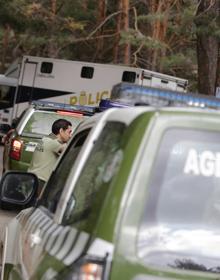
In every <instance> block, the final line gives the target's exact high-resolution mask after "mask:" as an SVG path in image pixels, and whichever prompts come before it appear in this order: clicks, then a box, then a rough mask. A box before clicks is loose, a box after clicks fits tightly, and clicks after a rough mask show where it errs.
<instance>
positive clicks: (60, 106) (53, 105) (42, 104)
mask: <svg viewBox="0 0 220 280" xmlns="http://www.w3.org/2000/svg"><path fill="white" fill-rule="evenodd" d="M31 105H32V106H34V107H36V108H48V109H55V110H56V109H57V110H65V111H79V112H86V113H90V114H94V113H95V112H96V111H97V107H90V106H82V105H69V104H65V103H59V102H51V101H42V100H39V101H32V102H31Z"/></svg>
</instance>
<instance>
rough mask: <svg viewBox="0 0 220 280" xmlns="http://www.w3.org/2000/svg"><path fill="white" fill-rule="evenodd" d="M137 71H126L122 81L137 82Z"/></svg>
mask: <svg viewBox="0 0 220 280" xmlns="http://www.w3.org/2000/svg"><path fill="white" fill-rule="evenodd" d="M135 80H136V72H131V71H124V72H123V75H122V82H129V83H135Z"/></svg>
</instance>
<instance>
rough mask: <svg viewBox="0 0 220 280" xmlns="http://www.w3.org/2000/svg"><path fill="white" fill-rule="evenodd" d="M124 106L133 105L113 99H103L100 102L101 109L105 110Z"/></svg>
mask: <svg viewBox="0 0 220 280" xmlns="http://www.w3.org/2000/svg"><path fill="white" fill-rule="evenodd" d="M124 107H131V105H127V104H124V103H121V102H117V101H112V100H110V99H101V101H100V102H99V109H100V111H104V110H106V109H109V108H124Z"/></svg>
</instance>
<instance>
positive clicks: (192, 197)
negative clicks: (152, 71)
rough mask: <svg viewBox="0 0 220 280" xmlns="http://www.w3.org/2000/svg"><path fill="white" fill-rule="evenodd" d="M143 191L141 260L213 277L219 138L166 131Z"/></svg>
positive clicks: (219, 203)
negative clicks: (206, 272) (204, 272)
mask: <svg viewBox="0 0 220 280" xmlns="http://www.w3.org/2000/svg"><path fill="white" fill-rule="evenodd" d="M146 189H147V191H146V192H147V194H146V202H145V207H144V211H143V217H142V222H141V227H140V232H139V238H138V252H139V255H140V257H141V258H143V259H144V261H145V262H146V264H151V265H154V266H155V265H156V266H164V267H166V268H169V269H170V268H178V269H184V270H185V269H192V270H203V271H210V272H211V271H212V272H217V271H218V270H217V267H219V263H218V261H217V258H216V256H217V255H219V250H220V240H219V238H217V236H219V231H220V133H215V132H210V131H199V130H194V131H192V130H178V129H171V130H168V131H167V132H166V133H165V134H164V137H163V139H162V142H161V145H160V147H159V148H158V154H157V156H156V161H155V165H154V167H153V171H152V172H151V178H150V181H149V184H148V186H147V187H146ZM218 272H219V271H218Z"/></svg>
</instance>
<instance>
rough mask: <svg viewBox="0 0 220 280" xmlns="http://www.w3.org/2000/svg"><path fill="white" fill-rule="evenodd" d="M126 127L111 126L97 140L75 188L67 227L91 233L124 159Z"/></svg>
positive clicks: (107, 125)
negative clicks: (110, 185)
mask: <svg viewBox="0 0 220 280" xmlns="http://www.w3.org/2000/svg"><path fill="white" fill-rule="evenodd" d="M125 131H126V126H125V124H124V123H121V122H108V123H107V124H106V126H105V127H104V128H103V130H102V133H101V135H100V136H99V137H98V139H97V141H96V143H95V145H94V147H93V149H92V151H91V153H90V155H89V157H88V159H87V161H86V164H85V166H84V168H83V170H82V172H81V174H80V176H79V179H78V181H77V182H76V185H75V187H74V191H73V193H72V196H71V198H70V201H69V203H68V206H69V207H67V209H66V212H65V215H64V223H65V224H67V225H72V226H74V227H76V228H78V229H81V230H85V231H86V232H91V231H92V230H93V228H94V225H95V223H96V221H97V219H98V217H99V215H98V214H99V212H100V209H101V207H102V205H103V202H104V199H105V197H106V195H107V191H108V187H109V184H110V183H111V180H112V179H113V177H114V176H115V174H116V173H117V171H118V168H119V166H120V163H121V161H122V158H123V148H122V141H123V140H122V139H123V135H124V133H125Z"/></svg>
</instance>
